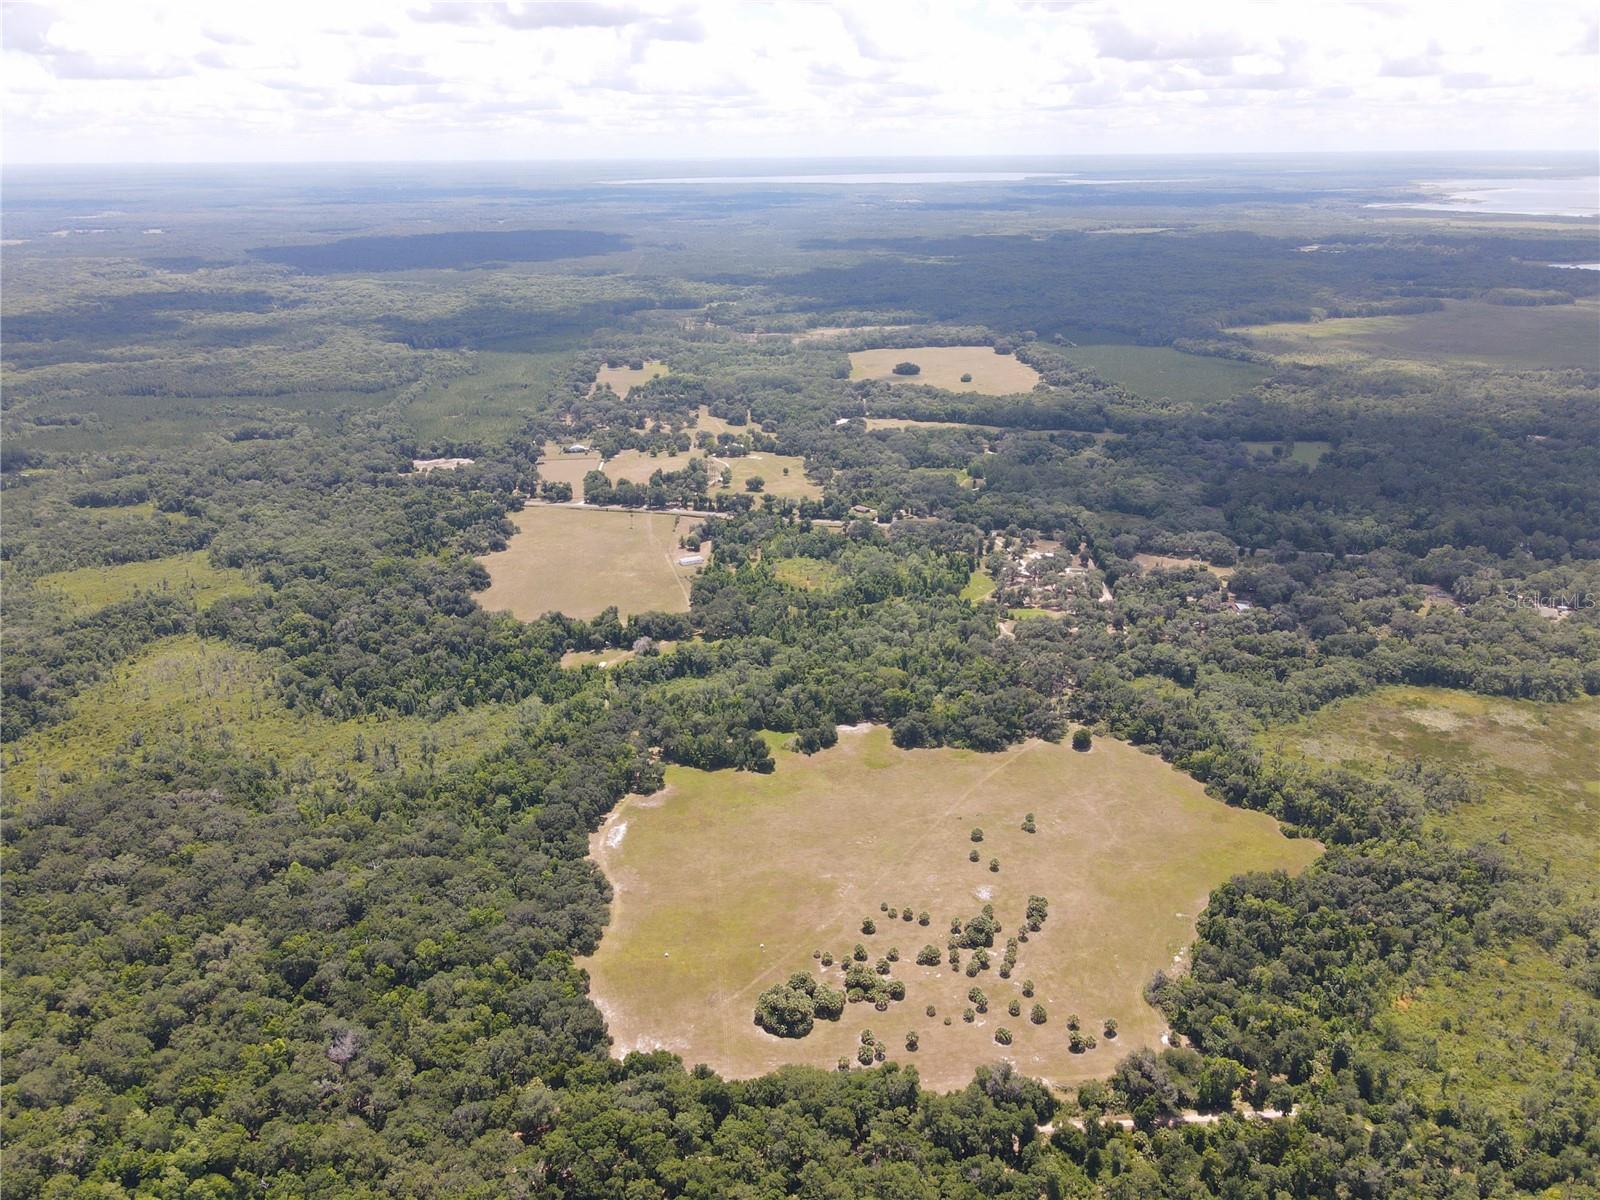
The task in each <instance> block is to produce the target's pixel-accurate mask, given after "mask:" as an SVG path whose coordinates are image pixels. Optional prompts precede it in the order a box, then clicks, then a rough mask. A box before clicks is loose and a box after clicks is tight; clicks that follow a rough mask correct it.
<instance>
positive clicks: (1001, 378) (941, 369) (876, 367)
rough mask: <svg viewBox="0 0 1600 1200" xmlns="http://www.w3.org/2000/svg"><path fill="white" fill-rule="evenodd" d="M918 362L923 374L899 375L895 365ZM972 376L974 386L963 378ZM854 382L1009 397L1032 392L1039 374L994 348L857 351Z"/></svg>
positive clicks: (853, 360) (852, 358)
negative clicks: (882, 382) (871, 381)
mask: <svg viewBox="0 0 1600 1200" xmlns="http://www.w3.org/2000/svg"><path fill="white" fill-rule="evenodd" d="M902 362H914V363H916V364H917V365H918V366H919V367H921V368H922V373H921V374H920V375H896V374H895V373H894V365H895V364H896V363H902ZM964 374H970V375H971V376H972V382H971V383H962V382H961V376H962V375H964ZM850 378H851V379H887V380H889V381H890V382H891V383H921V384H926V385H928V386H930V387H938V388H944V389H946V390H947V391H952V392H982V393H984V394H985V395H989V396H1009V395H1011V394H1013V393H1015V392H1031V391H1033V386H1034V384H1036V383H1038V382H1039V372H1037V371H1035V370H1034V369H1033V368H1032V367H1030V366H1029V365H1028V364H1027V363H1025V362H1021V361H1019V360H1018V359H1017V356H1016V355H1014V354H996V353H995V352H994V348H993V347H992V346H914V347H911V348H909V349H900V350H856V351H854V352H852V353H851V355H850Z"/></svg>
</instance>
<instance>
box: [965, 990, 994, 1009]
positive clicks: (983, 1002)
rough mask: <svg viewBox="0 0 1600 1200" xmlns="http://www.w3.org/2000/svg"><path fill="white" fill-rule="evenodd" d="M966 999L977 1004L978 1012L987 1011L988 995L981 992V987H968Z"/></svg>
mask: <svg viewBox="0 0 1600 1200" xmlns="http://www.w3.org/2000/svg"><path fill="white" fill-rule="evenodd" d="M967 999H968V1000H970V1001H972V1003H973V1004H974V1005H976V1006H977V1009H978V1011H979V1012H987V1011H988V1009H989V997H988V996H986V995H984V994H983V989H982V988H976V987H975V988H968V989H967Z"/></svg>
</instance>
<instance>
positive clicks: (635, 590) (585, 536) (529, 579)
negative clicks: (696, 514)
mask: <svg viewBox="0 0 1600 1200" xmlns="http://www.w3.org/2000/svg"><path fill="white" fill-rule="evenodd" d="M511 519H512V520H513V521H514V522H515V523H516V526H517V532H516V534H514V535H513V536H512V538H511V541H510V544H509V545H508V546H507V547H506V549H504V550H501V551H499V552H498V553H495V554H487V555H485V556H484V557H483V558H481V559H479V561H480V562H482V563H483V565H484V566H485V567H487V568H488V569H489V579H490V583H489V587H488V589H487V590H486V591H483V592H480V593H479V594H478V603H479V604H480V605H482V606H483V608H485V609H486V610H488V611H489V612H508V613H510V614H511V615H512V616H514V617H517V618H519V619H520V620H523V621H531V620H534V619H535V618H537V617H541V616H543V615H544V614H545V613H547V612H563V613H566V614H567V615H568V616H569V617H581V618H584V619H588V618H590V617H595V616H598V615H599V614H600V613H601V612H602V611H603V610H604V609H605V608H607V607H608V606H609V605H612V604H615V605H616V606H617V608H618V609H619V610H620V611H621V613H622V615H623V616H628V615H629V614H631V613H638V612H650V611H661V612H687V611H688V609H689V580H690V579H692V578H693V577H694V575H695V573H696V571H698V570H699V568H698V567H680V566H678V565H677V559H678V557H679V556H680V555H684V554H686V553H688V552H687V551H683V550H679V549H678V538H679V537H680V536H681V535H683V534H684V533H687V532H688V531H689V529H690V528H691V527H693V526H694V525H697V524H698V521H696V519H695V518H693V517H674V516H669V515H667V514H666V513H655V512H642V511H641V512H613V511H609V510H606V509H598V508H590V509H585V508H577V507H574V506H568V505H555V504H537V505H530V506H529V507H528V508H525V509H523V510H522V511H521V512H519V513H516V514H514V515H513V516H512V518H511ZM699 553H701V554H706V555H709V553H710V551H709V549H706V548H702V549H701V550H700V551H699Z"/></svg>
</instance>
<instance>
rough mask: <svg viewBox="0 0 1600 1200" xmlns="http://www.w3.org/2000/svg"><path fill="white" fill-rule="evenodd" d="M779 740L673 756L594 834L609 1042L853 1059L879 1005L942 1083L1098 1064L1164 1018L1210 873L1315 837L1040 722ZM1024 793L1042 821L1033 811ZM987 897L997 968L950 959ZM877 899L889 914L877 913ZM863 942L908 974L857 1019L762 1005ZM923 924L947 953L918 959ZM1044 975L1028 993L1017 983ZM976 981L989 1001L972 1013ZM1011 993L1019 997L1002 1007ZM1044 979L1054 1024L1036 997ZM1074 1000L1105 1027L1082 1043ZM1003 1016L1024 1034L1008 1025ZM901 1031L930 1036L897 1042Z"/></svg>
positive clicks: (878, 1027) (900, 1051) (1159, 765)
mask: <svg viewBox="0 0 1600 1200" xmlns="http://www.w3.org/2000/svg"><path fill="white" fill-rule="evenodd" d="M775 757H776V759H777V769H776V770H775V771H774V772H773V773H772V774H769V775H751V774H744V773H736V772H733V771H722V772H714V773H708V772H704V771H696V770H691V769H688V768H684V767H669V768H668V769H667V787H666V789H665V790H664V791H662V792H659V793H657V794H656V795H654V796H630V797H628V798H627V799H626V800H624V801H623V802H622V804H620V805H619V806H618V807H617V808H616V809H615V810H614V811H613V813H612V814H611V816H610V817H609V818H608V819H607V820H606V822H605V824H604V825H602V827H601V828H600V830H599V831H598V832H597V833H596V834H595V835H594V837H593V839H592V840H591V843H590V848H591V854H592V856H593V857H594V859H595V860H596V861H597V862H598V864H599V865H600V867H601V868H602V869H603V870H604V872H605V874H606V876H607V878H608V879H609V880H610V881H611V883H612V886H613V888H614V889H615V899H614V901H613V905H612V912H611V927H610V928H609V929H608V930H607V931H606V933H605V936H604V937H603V938H602V940H601V944H600V948H599V950H598V952H597V953H596V954H595V955H594V956H593V957H592V958H590V959H588V960H586V963H585V965H586V966H587V968H588V970H589V972H590V974H591V978H592V988H591V992H592V995H593V997H594V999H595V1001H596V1003H597V1004H598V1005H599V1006H600V1008H601V1011H602V1012H604V1013H605V1015H606V1017H607V1020H608V1022H609V1026H610V1031H611V1035H612V1037H613V1038H614V1039H615V1044H614V1047H613V1049H614V1052H615V1053H617V1054H618V1055H622V1054H626V1053H627V1052H629V1051H631V1050H639V1049H649V1048H654V1047H662V1048H666V1049H669V1050H672V1051H674V1052H675V1053H678V1054H681V1055H682V1056H683V1058H684V1060H685V1061H686V1062H689V1063H696V1062H705V1063H709V1064H711V1065H712V1066H713V1067H715V1068H716V1069H717V1070H718V1071H719V1072H722V1073H723V1074H725V1075H729V1076H733V1077H739V1078H744V1077H749V1076H753V1075H757V1074H760V1073H762V1072H765V1071H769V1070H771V1069H773V1068H775V1067H777V1066H780V1065H782V1064H784V1063H810V1064H813V1065H816V1066H822V1067H831V1066H833V1065H834V1064H835V1063H836V1062H837V1061H838V1060H839V1058H841V1057H849V1058H850V1060H851V1061H852V1062H854V1061H855V1054H856V1050H857V1047H858V1045H859V1039H860V1034H861V1031H862V1030H863V1029H871V1030H872V1031H873V1033H874V1034H875V1035H876V1036H877V1037H878V1038H880V1039H881V1040H883V1041H884V1042H885V1043H886V1044H887V1045H888V1046H889V1047H890V1049H891V1051H892V1053H891V1054H890V1057H891V1058H893V1059H895V1060H898V1061H902V1062H910V1063H915V1064H916V1066H917V1067H918V1069H919V1070H920V1071H921V1072H922V1077H923V1079H924V1081H925V1082H926V1083H927V1084H928V1085H929V1086H932V1087H935V1088H940V1089H953V1088H957V1087H960V1086H962V1085H964V1084H966V1083H967V1082H969V1081H970V1080H971V1078H972V1072H973V1069H974V1068H975V1067H977V1066H978V1065H979V1064H981V1063H985V1062H992V1061H994V1060H996V1059H1000V1058H1009V1059H1011V1060H1013V1061H1015V1062H1016V1064H1017V1065H1018V1066H1019V1067H1020V1068H1021V1069H1023V1070H1024V1071H1026V1072H1027V1073H1029V1074H1030V1075H1034V1076H1037V1077H1041V1078H1044V1079H1046V1080H1048V1081H1051V1082H1053V1083H1056V1084H1062V1085H1065V1084H1069V1083H1072V1082H1074V1081H1077V1080H1081V1079H1085V1078H1089V1077H1092V1076H1096V1075H1102V1074H1104V1073H1106V1072H1107V1071H1109V1070H1110V1069H1111V1066H1112V1064H1113V1063H1114V1062H1115V1061H1116V1060H1117V1059H1118V1058H1119V1057H1121V1055H1122V1054H1123V1053H1125V1052H1126V1051H1127V1050H1128V1049H1132V1048H1136V1047H1139V1046H1151V1045H1155V1044H1157V1042H1158V1040H1159V1038H1160V1035H1161V1033H1162V1031H1163V1029H1164V1022H1163V1021H1162V1019H1161V1017H1160V1015H1159V1014H1158V1013H1157V1012H1155V1010H1153V1009H1152V1008H1150V1006H1149V1005H1147V1004H1146V1003H1145V1001H1144V999H1143V998H1142V989H1143V988H1144V985H1145V984H1146V983H1147V982H1148V981H1149V979H1150V976H1151V974H1152V973H1153V972H1154V971H1156V970H1157V969H1159V968H1162V967H1168V968H1170V967H1171V966H1172V965H1173V964H1174V963H1175V962H1176V961H1179V960H1181V957H1182V955H1183V951H1184V948H1185V947H1186V946H1187V945H1188V943H1189V942H1190V941H1191V940H1192V939H1193V936H1194V925H1195V918H1196V916H1197V915H1198V913H1199V912H1200V911H1201V909H1202V908H1203V907H1204V906H1205V904H1206V900H1207V897H1208V895H1209V894H1210V892H1211V890H1212V889H1213V888H1214V887H1216V886H1217V885H1218V884H1220V883H1221V882H1223V881H1224V880H1225V879H1227V878H1228V877H1229V876H1230V875H1232V874H1233V873H1235V872H1237V871H1247V870H1262V869H1270V868H1274V867H1284V868H1288V869H1290V870H1297V869H1299V868H1301V867H1303V866H1304V865H1305V864H1306V863H1308V862H1310V861H1311V859H1312V858H1313V857H1315V855H1316V854H1317V853H1318V851H1319V849H1320V847H1318V846H1317V845H1316V844H1315V843H1313V842H1309V841H1293V840H1290V839H1288V838H1285V837H1284V836H1283V834H1282V833H1281V832H1280V831H1279V830H1278V827H1277V826H1276V824H1275V823H1274V822H1273V821H1272V820H1271V819H1270V818H1269V817H1266V816H1263V815H1261V814H1258V813H1250V812H1243V811H1240V810H1238V809H1232V808H1228V807H1226V806H1225V805H1222V804H1219V803H1217V802H1216V801H1214V800H1212V799H1210V798H1209V797H1207V796H1206V795H1205V793H1204V791H1203V790H1202V789H1201V786H1200V785H1199V784H1198V783H1196V782H1195V781H1194V780H1192V779H1189V778H1188V777H1186V776H1183V775H1180V774H1179V773H1178V772H1176V771H1174V770H1173V769H1172V768H1171V767H1169V766H1168V765H1166V764H1165V763H1163V762H1162V761H1161V760H1160V759H1158V758H1154V757H1152V756H1149V755H1145V754H1141V753H1140V752H1139V751H1137V750H1135V749H1134V748H1133V747H1131V746H1128V745H1126V744H1123V743H1120V742H1116V741H1112V740H1110V739H1097V740H1096V741H1095V744H1094V747H1093V749H1092V750H1090V751H1089V752H1087V753H1077V752H1074V751H1073V750H1071V749H1069V748H1068V747H1067V746H1065V745H1052V744H1049V743H1044V742H1030V743H1027V744H1025V745H1022V746H1018V747H1013V748H1012V749H1010V750H1007V751H1004V752H1002V753H999V754H978V753H975V752H972V751H966V750H949V749H940V750H918V751H903V750H898V749H896V748H895V747H894V746H893V745H892V744H891V742H890V740H889V735H888V731H887V730H885V729H882V728H871V729H855V730H846V731H844V732H843V733H842V734H841V736H840V741H839V744H838V745H837V746H835V747H833V748H832V749H829V750H825V751H822V752H821V753H818V754H816V755H813V756H811V757H809V758H808V757H804V756H801V755H798V754H795V753H792V752H789V751H786V750H780V751H778V752H776V754H775ZM1030 813H1032V814H1033V816H1034V818H1035V829H1036V832H1032V833H1030V832H1026V831H1024V829H1023V828H1022V826H1023V823H1024V820H1025V819H1026V818H1027V817H1028V815H1029V814H1030ZM974 828H981V830H982V839H983V840H982V841H981V842H975V841H973V840H972V836H973V835H972V831H973V830H974ZM973 852H976V853H977V856H978V859H979V861H978V862H972V861H970V858H971V856H972V854H973ZM991 859H998V860H999V864H1000V869H999V871H991V870H990V869H989V864H990V860H991ZM1031 896H1043V897H1044V898H1045V899H1046V900H1047V901H1048V905H1049V915H1048V918H1047V919H1046V920H1045V921H1044V923H1043V926H1042V928H1041V929H1040V930H1039V931H1038V932H1036V933H1031V934H1029V935H1028V936H1029V940H1028V941H1027V942H1025V943H1022V944H1020V945H1019V947H1018V958H1017V964H1016V967H1015V968H1014V969H1013V970H1012V972H1011V977H1010V978H1009V979H1002V978H1000V976H999V969H1000V966H1001V963H1002V960H1003V957H1004V955H1005V953H1006V939H1008V938H1010V937H1014V936H1017V935H1018V933H1019V930H1020V929H1021V928H1022V925H1023V919H1024V915H1025V911H1026V909H1027V906H1028V903H1029V898H1030V897H1031ZM985 904H992V905H993V908H994V916H995V919H997V920H998V921H999V922H1000V923H1001V925H1002V926H1003V928H1002V930H1001V931H1000V933H999V934H997V935H996V936H995V938H994V945H993V947H992V948H991V949H990V950H989V951H988V953H989V954H990V956H991V965H990V967H989V969H987V970H982V971H979V972H978V974H977V975H976V976H974V977H971V978H969V977H968V976H967V974H966V967H967V964H968V963H969V962H970V961H971V958H972V952H971V951H970V950H962V951H960V957H961V967H960V968H959V969H952V968H951V967H950V965H949V951H948V949H947V947H946V942H947V941H948V940H949V938H950V924H951V921H952V919H959V920H961V921H963V922H966V921H969V920H970V919H971V918H973V917H975V916H977V915H978V914H980V912H981V910H982V909H983V906H984V905H985ZM884 905H887V906H890V907H893V908H896V909H899V910H902V911H901V912H900V913H899V914H896V915H894V916H891V915H890V914H889V913H887V912H885V911H883V908H882V906H884ZM908 908H909V909H910V910H911V911H912V912H913V913H914V914H917V915H916V916H913V918H912V919H911V920H906V919H905V918H904V910H905V909H908ZM923 912H926V913H927V914H928V922H929V923H928V924H927V925H926V926H924V925H922V924H921V923H920V914H921V913H923ZM869 919H870V920H871V921H873V922H874V925H875V929H876V932H874V933H871V934H865V933H863V932H862V922H863V921H864V920H869ZM858 942H859V943H861V944H862V945H863V946H864V947H865V948H866V950H867V954H868V962H867V964H866V965H867V966H868V967H874V966H875V965H876V964H877V962H878V960H879V959H880V958H885V957H886V956H887V954H888V952H889V949H890V947H895V948H896V949H897V950H898V961H895V962H893V963H890V964H889V966H890V975H889V978H890V979H892V980H895V981H899V982H902V983H903V984H904V987H905V998H904V999H903V1000H900V1001H895V1002H891V1003H890V1004H889V1006H888V1009H887V1011H878V1010H877V1009H876V1008H875V1007H874V1005H873V1004H872V1003H870V1002H861V1003H853V1004H846V1005H845V1008H844V1013H843V1017H842V1019H840V1020H837V1021H828V1020H818V1021H817V1022H816V1024H815V1028H814V1029H813V1030H812V1032H811V1033H810V1034H809V1035H808V1036H806V1037H803V1038H778V1037H774V1036H772V1035H770V1034H768V1033H766V1032H764V1031H763V1030H762V1029H760V1028H759V1027H757V1026H756V1025H755V1023H754V1012H755V1007H756V1003H757V999H758V997H759V996H760V995H761V993H762V992H763V991H765V990H766V989H768V988H770V987H771V986H773V985H774V984H777V983H781V982H783V981H784V980H786V979H787V978H788V977H789V976H790V975H791V974H793V973H795V972H807V973H810V974H812V975H813V976H814V977H820V978H821V979H822V980H823V981H824V982H826V983H827V984H828V985H829V986H830V987H832V988H835V989H842V987H843V976H842V972H841V964H842V961H843V960H844V959H848V958H849V957H850V956H851V954H852V953H853V948H854V947H855V945H856V944H857V943H858ZM928 945H931V946H933V947H934V948H935V949H936V951H937V953H938V963H937V965H918V963H917V961H916V959H917V956H918V952H919V951H921V950H922V948H923V947H924V946H928ZM814 951H825V952H827V953H828V954H830V955H831V956H832V958H833V965H832V966H831V967H827V968H824V967H823V966H822V964H821V962H820V960H818V959H815V958H813V952H814ZM1030 979H1031V980H1032V981H1033V983H1034V993H1035V994H1034V996H1032V997H1024V996H1023V991H1022V985H1023V981H1024V980H1030ZM974 987H977V988H981V989H982V990H983V992H984V993H985V995H986V999H987V1008H988V1011H987V1012H985V1013H982V1014H979V1013H976V1012H975V1013H974V1019H973V1021H972V1022H971V1023H968V1022H966V1021H965V1020H963V1010H964V1009H966V1008H967V1007H969V1006H972V1001H971V1000H970V999H969V996H968V993H969V990H970V989H971V988H974ZM1013 999H1015V1000H1017V1001H1018V1002H1019V1006H1020V1009H1021V1015H1020V1016H1012V1015H1010V1013H1009V1011H1008V1008H1009V1004H1010V1002H1011V1001H1012V1000H1013ZM1035 1003H1039V1004H1042V1005H1043V1006H1044V1007H1045V1016H1046V1020H1045V1023H1043V1024H1034V1023H1033V1022H1032V1021H1031V1020H1030V1012H1031V1009H1032V1006H1033V1005H1034V1004H1035ZM930 1004H931V1005H933V1006H934V1008H935V1013H936V1015H935V1016H933V1017H929V1016H928V1015H927V1013H926V1009H927V1006H928V1005H930ZM974 1007H975V1006H974ZM1074 1013H1076V1014H1077V1015H1078V1016H1079V1018H1080V1019H1081V1028H1082V1032H1083V1033H1084V1034H1092V1035H1094V1036H1095V1037H1096V1038H1097V1039H1098V1042H1099V1044H1098V1046H1097V1047H1096V1048H1095V1049H1092V1050H1089V1051H1087V1052H1085V1053H1076V1054H1075V1053H1073V1052H1072V1050H1071V1049H1070V1047H1069V1040H1070V1037H1071V1032H1070V1030H1069V1028H1068V1018H1069V1017H1070V1016H1071V1015H1072V1014H1074ZM947 1017H948V1018H950V1021H951V1023H950V1024H949V1025H946V1024H945V1023H944V1021H945V1018H947ZM1107 1018H1113V1019H1115V1020H1116V1021H1117V1022H1118V1024H1119V1025H1120V1036H1118V1037H1117V1038H1116V1039H1115V1040H1108V1039H1107V1038H1106V1037H1105V1036H1104V1021H1105V1020H1106V1019H1107ZM1001 1027H1004V1028H1006V1029H1009V1030H1010V1031H1011V1033H1012V1035H1013V1042H1012V1044H1011V1045H1010V1046H1002V1045H1000V1044H998V1043H997V1042H996V1040H995V1034H996V1031H997V1030H999V1029H1000V1028H1001ZM909 1031H915V1032H916V1033H917V1035H918V1040H919V1048H918V1050H916V1051H915V1052H912V1051H908V1050H906V1049H905V1037H906V1034H907V1032H909Z"/></svg>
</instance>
